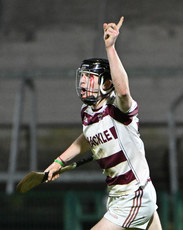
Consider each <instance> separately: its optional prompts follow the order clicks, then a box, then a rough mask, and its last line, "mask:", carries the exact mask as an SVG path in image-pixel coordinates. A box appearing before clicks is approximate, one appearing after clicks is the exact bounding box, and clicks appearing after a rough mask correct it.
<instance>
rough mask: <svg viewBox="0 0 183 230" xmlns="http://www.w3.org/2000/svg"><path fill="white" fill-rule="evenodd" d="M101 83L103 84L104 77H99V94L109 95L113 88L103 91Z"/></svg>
mask: <svg viewBox="0 0 183 230" xmlns="http://www.w3.org/2000/svg"><path fill="white" fill-rule="evenodd" d="M103 83H104V77H101V82H100V92H101V93H102V94H103V95H107V94H109V93H110V92H111V91H112V90H113V87H111V88H109V89H107V90H103Z"/></svg>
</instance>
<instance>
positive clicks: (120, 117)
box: [105, 104, 132, 125]
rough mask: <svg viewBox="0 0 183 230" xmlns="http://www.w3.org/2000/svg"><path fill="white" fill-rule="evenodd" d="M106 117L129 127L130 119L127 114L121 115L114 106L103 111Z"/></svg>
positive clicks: (109, 106)
mask: <svg viewBox="0 0 183 230" xmlns="http://www.w3.org/2000/svg"><path fill="white" fill-rule="evenodd" d="M105 113H106V115H110V116H111V117H112V118H113V119H114V120H116V121H119V122H120V123H123V124H124V125H129V124H130V123H131V122H132V118H131V117H130V116H129V114H128V113H123V112H122V111H121V110H120V109H118V108H117V107H115V106H114V105H110V104H109V105H108V106H107V108H106V110H105Z"/></svg>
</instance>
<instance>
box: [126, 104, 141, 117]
mask: <svg viewBox="0 0 183 230" xmlns="http://www.w3.org/2000/svg"><path fill="white" fill-rule="evenodd" d="M138 112H139V107H138V105H137V107H136V108H135V109H134V110H133V111H132V112H130V113H128V115H129V116H134V115H137V114H138Z"/></svg>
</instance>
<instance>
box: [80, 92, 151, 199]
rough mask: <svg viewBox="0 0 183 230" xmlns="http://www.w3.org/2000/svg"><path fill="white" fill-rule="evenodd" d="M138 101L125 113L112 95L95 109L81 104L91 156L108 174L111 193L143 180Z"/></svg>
mask: <svg viewBox="0 0 183 230" xmlns="http://www.w3.org/2000/svg"><path fill="white" fill-rule="evenodd" d="M137 114H138V105H137V103H136V102H135V101H133V103H132V106H131V108H130V110H129V112H128V113H123V112H122V111H121V110H120V109H119V108H117V105H116V100H115V96H114V94H113V96H111V98H109V99H108V101H107V102H106V103H105V104H104V105H103V106H102V107H101V108H100V109H98V110H93V109H92V107H91V106H87V105H83V106H82V109H81V117H82V123H83V133H84V135H85V137H86V139H87V140H88V142H89V144H90V146H91V150H92V152H93V155H94V159H95V160H96V161H97V162H98V163H99V165H100V167H101V168H102V170H103V173H104V174H105V175H106V176H107V177H106V183H107V186H108V190H109V195H110V196H119V195H123V194H126V193H128V192H130V191H135V190H136V189H138V188H139V186H143V185H145V184H146V182H147V180H148V178H149V167H148V164H147V161H146V158H145V151H144V144H143V142H142V140H141V138H140V135H139V132H138V123H139V120H138V118H137Z"/></svg>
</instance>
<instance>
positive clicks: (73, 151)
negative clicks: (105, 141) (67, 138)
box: [45, 134, 90, 182]
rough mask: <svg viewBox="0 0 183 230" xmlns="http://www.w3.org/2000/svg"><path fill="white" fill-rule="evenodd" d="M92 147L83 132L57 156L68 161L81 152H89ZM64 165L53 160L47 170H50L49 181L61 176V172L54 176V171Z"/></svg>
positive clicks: (60, 159) (63, 160) (58, 158)
mask: <svg viewBox="0 0 183 230" xmlns="http://www.w3.org/2000/svg"><path fill="white" fill-rule="evenodd" d="M89 149H90V145H89V143H88V142H87V140H86V138H85V137H84V135H83V134H81V135H80V136H79V137H78V138H77V139H76V140H75V141H74V142H73V143H72V144H71V145H70V146H69V148H67V149H66V150H65V151H64V152H63V153H62V154H61V155H60V156H58V157H57V160H58V161H59V162H60V161H62V162H67V161H69V160H72V159H73V158H74V157H76V156H77V155H79V154H82V153H84V152H87V151H88V150H89ZM61 167H62V165H61V164H59V163H57V162H53V163H52V164H51V165H50V166H49V167H48V168H47V169H46V170H45V172H49V174H48V180H47V182H48V181H51V180H55V179H56V178H58V177H59V173H58V174H56V175H55V176H53V173H56V172H59V169H60V168H61Z"/></svg>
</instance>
